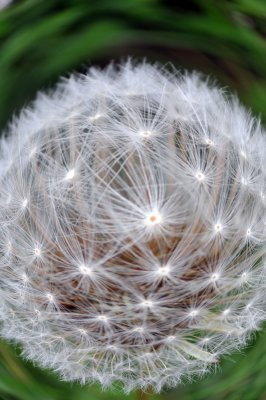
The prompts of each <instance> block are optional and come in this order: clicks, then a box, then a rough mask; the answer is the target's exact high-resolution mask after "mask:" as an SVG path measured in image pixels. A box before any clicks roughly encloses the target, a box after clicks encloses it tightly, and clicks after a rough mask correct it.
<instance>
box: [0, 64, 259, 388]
mask: <svg viewBox="0 0 266 400" xmlns="http://www.w3.org/2000/svg"><path fill="white" fill-rule="evenodd" d="M0 157H1V166H2V168H1V171H0V185H1V191H0V205H1V207H0V233H1V235H0V290H1V307H0V321H1V324H0V333H1V335H2V336H3V337H4V338H7V339H10V340H13V341H17V342H18V343H20V345H21V347H22V348H23V354H24V355H25V356H26V357H27V358H29V359H30V360H32V361H33V362H35V363H37V364H40V365H41V366H43V367H51V368H53V369H54V370H55V371H57V372H58V373H59V374H60V376H61V377H62V378H63V379H64V380H66V381H79V382H81V383H82V384H87V383H90V382H95V381H96V380H98V381H99V382H100V384H101V385H103V386H104V387H107V386H111V385H112V384H113V383H119V384H120V386H122V387H123V389H124V390H125V392H129V391H131V390H134V389H138V388H141V389H143V390H145V389H147V388H148V387H152V388H153V389H154V391H157V392H159V391H160V390H162V389H163V387H164V386H166V387H167V386H176V385H178V384H179V383H180V382H182V380H187V379H191V378H192V377H193V378H194V377H195V376H196V375H199V376H202V374H203V372H207V371H208V370H209V369H211V368H212V366H213V363H216V362H218V360H220V359H221V358H222V356H223V354H228V353H230V352H231V351H234V350H235V349H239V348H241V346H243V345H244V344H245V343H246V342H247V340H248V339H249V337H250V336H251V335H252V332H254V331H255V330H257V329H259V328H260V325H261V323H262V321H263V320H265V315H266V314H265V311H266V299H265V294H264V292H265V284H266V279H265V278H266V277H265V275H266V268H265V265H266V259H265V258H266V257H265V256H266V236H265V221H266V202H265V201H264V192H265V188H266V173H265V165H266V135H265V132H264V130H263V128H262V127H261V124H260V123H259V121H258V120H256V119H255V118H252V117H251V116H250V114H249V112H248V111H246V110H245V109H244V108H243V107H242V106H241V105H240V104H239V101H238V100H237V99H236V98H235V97H234V96H227V95H226V94H225V91H223V90H221V89H219V88H218V87H216V86H214V85H212V84H211V83H210V81H209V80H208V79H206V80H205V79H204V78H203V77H202V75H201V74H198V73H195V72H194V73H186V74H184V75H182V73H177V72H176V71H173V72H169V71H168V72H166V68H161V67H160V66H158V65H155V66H152V65H149V64H147V63H145V62H142V63H140V64H137V63H134V62H131V61H128V62H126V63H124V64H123V65H122V66H120V67H119V66H116V65H110V66H109V67H108V68H107V69H105V70H102V71H101V70H99V69H95V68H90V69H89V70H88V72H87V73H85V74H82V75H79V74H73V75H70V76H69V77H68V78H66V79H64V80H62V81H61V82H60V83H59V84H58V86H56V88H55V89H54V91H51V92H49V93H48V94H44V93H42V94H39V95H38V96H37V99H36V100H35V101H34V102H33V104H32V105H31V106H30V107H29V108H28V109H27V108H26V109H24V110H23V111H22V113H21V115H20V116H19V117H18V118H14V119H13V120H12V122H11V123H10V125H9V127H8V128H7V132H5V135H3V137H2V139H1V142H0ZM70 189H71V190H70Z"/></svg>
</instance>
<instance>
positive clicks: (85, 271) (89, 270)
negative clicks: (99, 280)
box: [79, 265, 92, 275]
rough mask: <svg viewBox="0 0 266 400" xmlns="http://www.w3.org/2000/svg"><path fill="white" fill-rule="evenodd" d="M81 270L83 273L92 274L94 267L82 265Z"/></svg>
mask: <svg viewBox="0 0 266 400" xmlns="http://www.w3.org/2000/svg"><path fill="white" fill-rule="evenodd" d="M79 270H80V272H81V273H82V274H83V275H92V269H91V268H89V267H87V266H86V265H80V267H79Z"/></svg>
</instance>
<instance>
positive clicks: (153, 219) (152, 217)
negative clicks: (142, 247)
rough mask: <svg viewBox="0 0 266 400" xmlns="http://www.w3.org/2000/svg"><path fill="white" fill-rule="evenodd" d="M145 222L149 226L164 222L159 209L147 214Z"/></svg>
mask: <svg viewBox="0 0 266 400" xmlns="http://www.w3.org/2000/svg"><path fill="white" fill-rule="evenodd" d="M145 222H146V224H147V225H148V226H154V225H158V224H160V223H161V222H162V216H161V214H160V213H159V212H158V211H153V212H152V213H150V214H148V215H147V217H146V220H145Z"/></svg>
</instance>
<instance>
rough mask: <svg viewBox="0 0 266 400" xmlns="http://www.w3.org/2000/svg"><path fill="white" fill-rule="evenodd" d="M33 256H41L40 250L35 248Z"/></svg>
mask: <svg viewBox="0 0 266 400" xmlns="http://www.w3.org/2000/svg"><path fill="white" fill-rule="evenodd" d="M34 255H35V256H36V257H40V255H41V249H40V248H39V247H35V249H34Z"/></svg>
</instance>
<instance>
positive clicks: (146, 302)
mask: <svg viewBox="0 0 266 400" xmlns="http://www.w3.org/2000/svg"><path fill="white" fill-rule="evenodd" d="M140 305H141V306H142V307H147V308H151V307H152V306H153V302H152V301H151V300H144V301H142V303H140Z"/></svg>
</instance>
